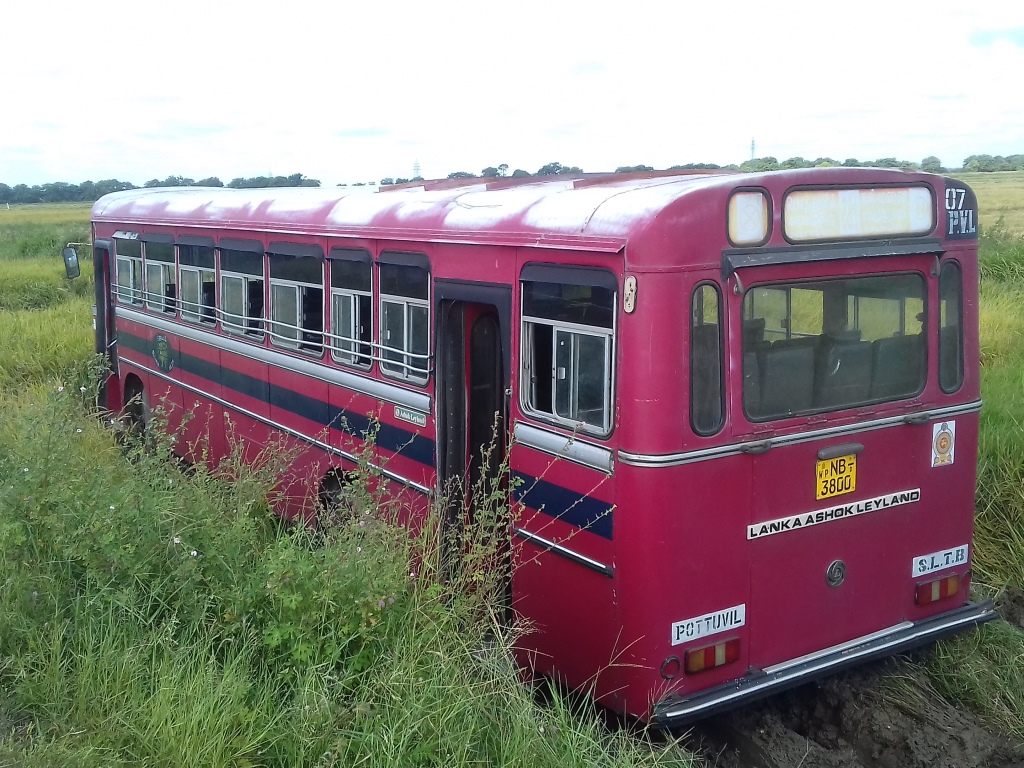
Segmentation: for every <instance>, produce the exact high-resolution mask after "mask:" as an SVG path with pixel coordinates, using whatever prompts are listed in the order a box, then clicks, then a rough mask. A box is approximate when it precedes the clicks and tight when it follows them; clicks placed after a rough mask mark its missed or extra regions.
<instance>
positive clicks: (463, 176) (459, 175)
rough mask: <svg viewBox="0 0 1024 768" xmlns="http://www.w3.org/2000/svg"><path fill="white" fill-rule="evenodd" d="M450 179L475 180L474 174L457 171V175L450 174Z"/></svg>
mask: <svg viewBox="0 0 1024 768" xmlns="http://www.w3.org/2000/svg"><path fill="white" fill-rule="evenodd" d="M448 178H449V179H475V178H476V176H474V175H473V174H472V173H466V172H465V171H456V172H455V173H449V174H448Z"/></svg>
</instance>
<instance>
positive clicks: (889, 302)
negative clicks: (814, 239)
mask: <svg viewBox="0 0 1024 768" xmlns="http://www.w3.org/2000/svg"><path fill="white" fill-rule="evenodd" d="M742 335H743V341H742V346H743V408H744V411H745V412H746V414H747V417H748V418H750V419H751V420H753V421H764V420H767V419H776V418H784V417H786V416H796V415H799V414H802V413H812V412H817V411H830V410H839V409H842V408H849V407H852V406H857V405H863V404H866V403H876V402H883V401H886V400H899V399H903V398H908V397H913V396H915V395H917V394H919V393H920V392H921V390H922V389H923V387H924V380H925V349H926V341H925V282H924V279H923V278H922V276H921V275H919V274H894V275H881V276H872V277H856V278H847V279H834V280H822V281H817V282H800V283H777V284H768V285H755V286H753V287H751V288H750V289H749V290H748V291H747V292H746V294H745V295H744V297H743V333H742Z"/></svg>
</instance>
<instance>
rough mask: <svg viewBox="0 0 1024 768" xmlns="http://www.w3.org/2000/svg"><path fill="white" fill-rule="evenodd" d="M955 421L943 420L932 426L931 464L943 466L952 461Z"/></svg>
mask: <svg viewBox="0 0 1024 768" xmlns="http://www.w3.org/2000/svg"><path fill="white" fill-rule="evenodd" d="M955 439H956V422H955V421H944V422H942V423H941V424H936V425H934V426H933V427H932V466H933V467H944V466H948V465H949V464H952V463H953V446H954V441H955Z"/></svg>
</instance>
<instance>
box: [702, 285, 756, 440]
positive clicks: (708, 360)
mask: <svg viewBox="0 0 1024 768" xmlns="http://www.w3.org/2000/svg"><path fill="white" fill-rule="evenodd" d="M720 306H721V293H720V292H719V290H718V286H717V285H715V284H714V283H701V284H700V285H698V286H697V287H696V288H695V289H694V291H693V298H692V301H691V304H690V322H691V326H690V425H691V426H692V427H693V431H694V432H696V433H697V434H698V435H712V434H714V433H715V432H717V431H718V430H720V429H721V428H722V424H723V422H724V420H725V418H724V417H725V408H724V400H723V396H724V387H723V384H722V325H721V312H720ZM763 328H764V325H763V322H762V323H761V324H760V330H761V332H762V333H763Z"/></svg>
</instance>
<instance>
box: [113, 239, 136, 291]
mask: <svg viewBox="0 0 1024 768" xmlns="http://www.w3.org/2000/svg"><path fill="white" fill-rule="evenodd" d="M114 249H115V251H116V252H117V300H118V301H119V302H120V303H122V304H141V303H142V243H141V242H140V241H138V240H126V239H122V238H115V240H114Z"/></svg>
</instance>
